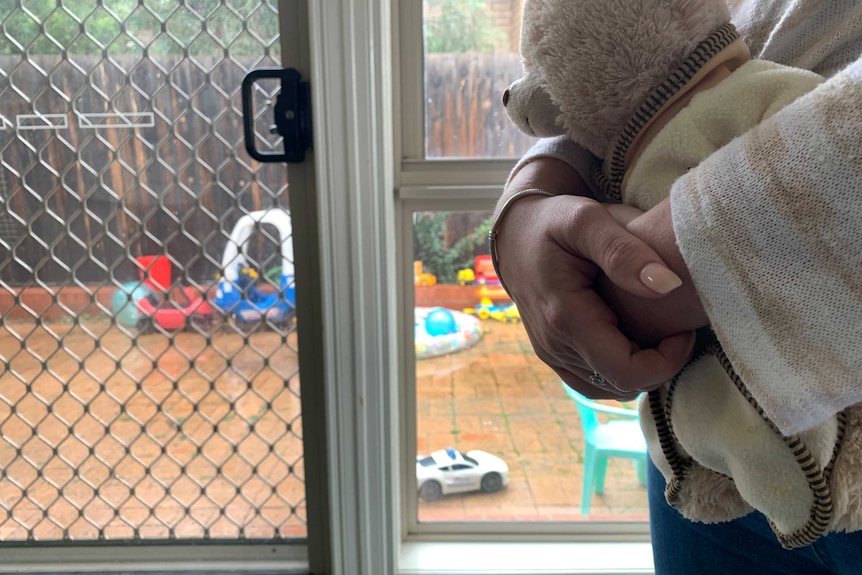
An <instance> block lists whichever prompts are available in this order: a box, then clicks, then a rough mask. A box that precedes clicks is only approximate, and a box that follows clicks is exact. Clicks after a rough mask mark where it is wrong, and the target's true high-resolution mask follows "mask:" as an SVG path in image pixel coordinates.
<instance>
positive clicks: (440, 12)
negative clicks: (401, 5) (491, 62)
mask: <svg viewBox="0 0 862 575" xmlns="http://www.w3.org/2000/svg"><path fill="white" fill-rule="evenodd" d="M425 14H426V16H425V51H426V52H427V53H429V54H434V53H462V52H493V51H494V47H495V46H496V45H497V44H499V41H500V39H501V38H502V31H501V30H500V29H499V28H497V27H496V26H494V24H493V19H492V18H491V17H490V15H489V14H488V10H487V7H486V2H485V0H425Z"/></svg>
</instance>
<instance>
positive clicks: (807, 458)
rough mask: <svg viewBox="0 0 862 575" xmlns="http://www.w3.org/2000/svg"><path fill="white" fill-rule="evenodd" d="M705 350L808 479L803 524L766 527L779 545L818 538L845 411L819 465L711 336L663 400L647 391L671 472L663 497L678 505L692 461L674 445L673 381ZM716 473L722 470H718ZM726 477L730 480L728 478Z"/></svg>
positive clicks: (827, 510) (828, 507) (827, 516)
mask: <svg viewBox="0 0 862 575" xmlns="http://www.w3.org/2000/svg"><path fill="white" fill-rule="evenodd" d="M707 354H713V355H715V357H716V358H717V359H718V361H719V363H720V364H721V366H722V368H723V369H724V371H725V372H726V373H727V376H728V377H729V378H730V379H731V381H732V382H733V384H734V385H735V386H736V388H737V390H738V391H739V392H740V393H741V394H742V396H743V397H744V398H745V399H746V401H748V403H749V404H750V405H751V406H752V407H753V408H754V409H755V410H756V411H757V413H758V415H760V417H761V418H762V419H763V420H764V421H765V422H766V423H767V424H768V425H769V427H770V428H771V429H772V430H773V431H774V432H775V433H776V434H777V435H779V436H780V437H781V438H782V439H783V441H784V443H785V445H786V446H787V448H788V449H789V450H790V451H791V453H792V454H793V457H794V459H796V462H797V464H798V465H799V467H800V469H801V470H802V472H803V473H804V474H805V478H806V481H807V482H808V486H809V489H810V490H811V493H812V496H813V501H812V505H811V511H810V513H809V518H808V521H807V522H806V524H805V525H804V526H802V527H801V528H799V529H797V530H796V531H793V532H792V533H789V534H785V533H781V532H780V531H779V530H778V528H777V527H776V526H775V524H774V523H773V522H772V521H771V520H769V526H770V528H771V529H772V531H773V533H775V536H776V537H777V539H778V541H779V543H781V545H782V547H784V548H786V549H793V548H797V547H804V546H806V545H809V544H811V543H813V542H814V541H816V540H817V539H819V538H820V537H821V536H822V535H823V534H824V533H826V531H827V529H828V527H829V523H830V521H831V520H832V512H833V505H832V492H831V489H830V486H829V483H830V479H831V476H832V470H833V468H834V465H835V460H836V458H837V456H838V453H839V452H840V450H841V446H842V444H843V440H844V436H845V431H846V425H847V415H846V413H845V412H843V411H842V412H841V413H839V414H838V415H837V417H836V420H837V438H836V439H837V440H836V442H835V446H834V448H833V451H832V457H831V458H830V461H829V463H828V465H827V466H826V467H825V468H821V467H820V465H819V464H818V463H817V461H816V460H815V459H814V456H813V455H812V454H811V452H810V451H809V449H808V447H807V446H806V445H805V443H804V442H803V441H802V439H801V438H800V437H799V436H798V435H789V436H784V435H782V434H781V432H780V430H779V429H778V427H777V426H776V425H775V424H774V423H773V422H772V420H771V419H769V417H767V416H766V414H765V413H764V412H763V409H762V408H761V407H760V405H759V404H758V403H757V400H756V399H754V397H753V396H752V395H751V393H749V391H748V389H747V388H746V387H745V384H744V383H743V382H742V379H741V378H740V377H739V375H738V374H737V373H736V370H734V369H733V365H731V363H730V360H729V359H728V358H727V355H726V354H725V353H724V350H723V349H722V347H721V344H720V343H719V342H718V341H717V340H713V341H711V342H710V343H709V344H707V345H706V346H705V347H704V348H703V349H702V350H701V351H700V352H698V353H697V354H696V355H695V356H694V357H693V358H692V359H691V360H690V361H689V362H688V364H686V366H685V367H684V368H683V369H682V370H681V371H680V373H679V374H677V375H676V377H674V378H673V380H672V381H671V382H670V383H669V384H668V388H667V398H666V399H665V400H664V402H663V401H662V397H661V393H660V391H658V390H655V391H651V392H649V402H650V410H651V412H652V415H653V419H654V420H655V422H656V432H657V434H658V438H659V442H660V444H661V448H662V452H663V453H664V456H665V459H666V460H667V462H668V465H669V466H670V468H671V470H672V472H673V477H672V478H671V480H670V481H668V483H667V487H666V489H665V498H666V499H667V501H668V503H669V504H670V505H671V506H672V507H674V508H677V509H678V508H679V505H680V501H679V496H680V492H681V490H682V484H683V482H684V481H685V480H686V478H687V476H688V472H689V470H690V469H691V468H692V466H693V465H694V461H693V460H692V458H691V457H684V456H683V455H682V454H681V453H680V452H679V450H678V449H677V445H678V442H677V439H676V435H675V434H674V431H673V424H672V419H671V410H672V408H673V397H674V392H675V390H676V386H677V384H678V383H679V380H680V377H681V376H682V375H683V374H684V372H685V370H686V368H688V367H689V366H691V365H693V364H694V362H696V361H698V360H700V359H702V358H703V357H704V356H705V355H707ZM716 473H718V472H716ZM719 475H724V474H721V473H719ZM730 479H731V480H732V478H730ZM767 519H768V518H767Z"/></svg>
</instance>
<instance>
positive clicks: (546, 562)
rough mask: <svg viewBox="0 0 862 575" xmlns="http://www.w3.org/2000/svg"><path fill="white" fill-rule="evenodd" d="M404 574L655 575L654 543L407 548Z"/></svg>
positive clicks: (403, 553) (426, 545)
mask: <svg viewBox="0 0 862 575" xmlns="http://www.w3.org/2000/svg"><path fill="white" fill-rule="evenodd" d="M398 572H399V575H438V574H440V575H445V574H450V573H452V574H454V573H458V574H459V575H464V574H468V573H498V574H500V575H541V574H544V573H552V574H554V575H561V574H572V575H587V574H593V573H595V574H602V575H606V574H620V575H628V574H635V573H637V574H643V573H647V574H651V573H653V572H654V571H653V560H652V549H651V548H650V544H649V543H648V542H627V543H621V542H608V543H499V542H495V543H441V542H410V543H404V544H402V545H401V560H400V564H399V571H398Z"/></svg>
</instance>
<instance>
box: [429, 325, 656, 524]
mask: <svg viewBox="0 0 862 575" xmlns="http://www.w3.org/2000/svg"><path fill="white" fill-rule="evenodd" d="M483 326H484V328H485V331H486V333H485V335H484V337H483V338H482V341H481V342H480V343H479V344H477V345H476V346H474V347H472V348H470V349H467V350H464V351H460V352H458V353H454V354H451V355H447V356H443V357H439V358H432V359H423V360H419V361H418V362H417V366H416V379H417V405H416V413H417V417H418V423H417V446H416V447H417V452H418V453H419V454H427V453H429V452H430V451H434V450H437V449H444V448H446V447H455V448H457V449H460V450H462V451H469V450H471V449H481V450H484V451H488V452H490V453H493V454H495V455H497V456H499V457H501V458H502V459H503V460H504V461H506V463H507V464H508V465H509V473H510V483H509V486H508V487H507V488H506V489H504V490H502V491H501V492H499V493H495V494H490V495H489V494H484V493H471V494H462V495H450V496H448V497H445V498H443V499H442V500H440V501H433V502H423V501H420V503H419V515H418V516H419V521H420V522H425V521H427V522H432V521H582V520H615V521H643V520H646V519H647V513H648V512H647V502H646V490H645V488H644V487H643V486H641V485H640V484H639V483H638V482H637V478H636V476H635V473H634V467H633V465H632V463H631V461H629V460H616V459H612V460H610V462H609V465H608V471H607V476H606V477H607V479H606V484H605V493H604V494H603V495H594V496H593V498H592V508H591V510H590V514H589V515H588V516H586V517H585V516H583V515H581V512H580V504H581V481H582V478H583V470H582V461H583V434H582V432H581V422H580V417H579V416H578V412H577V407H576V406H575V404H574V402H573V401H572V400H571V399H569V398H568V396H566V394H565V392H564V391H563V389H562V386H561V383H560V380H559V378H558V377H557V376H556V374H554V372H553V371H551V369H550V368H548V367H547V366H545V365H544V364H543V363H542V362H541V361H539V360H538V358H537V357H536V356H535V355H534V354H533V352H532V348H531V347H530V344H529V341H528V339H527V335H526V332H525V331H524V329H523V327H522V326H521V325H520V324H504V323H500V322H497V321H494V320H487V321H485V322H483Z"/></svg>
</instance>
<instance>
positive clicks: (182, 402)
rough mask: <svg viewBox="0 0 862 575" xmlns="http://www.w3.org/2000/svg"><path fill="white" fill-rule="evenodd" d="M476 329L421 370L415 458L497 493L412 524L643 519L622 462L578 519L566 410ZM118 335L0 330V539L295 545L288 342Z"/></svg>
mask: <svg viewBox="0 0 862 575" xmlns="http://www.w3.org/2000/svg"><path fill="white" fill-rule="evenodd" d="M484 327H485V328H486V332H487V333H486V334H485V336H484V337H483V339H482V341H481V342H480V343H479V344H478V345H476V346H475V347H473V348H471V349H469V350H466V351H462V352H458V353H455V354H451V355H447V356H443V357H438V358H433V359H425V360H420V361H419V362H418V363H417V398H418V399H417V406H416V409H417V416H418V433H417V438H418V441H417V451H418V453H420V454H421V453H427V452H429V451H431V450H435V449H441V448H445V447H450V446H453V447H456V448H459V449H462V450H465V451H467V450H470V449H483V450H485V451H489V452H491V453H494V454H496V455H498V456H500V457H502V458H503V459H504V460H505V461H506V462H507V463H508V465H509V467H510V484H509V486H508V487H507V488H506V489H504V490H502V491H501V492H499V493H496V494H491V495H486V494H481V493H474V494H467V495H456V496H448V497H445V498H443V499H442V500H440V501H436V502H431V503H425V502H420V504H419V519H420V521H452V520H454V521H467V520H470V521H472V520H478V521H515V520H517V521H580V520H584V519H589V520H597V519H605V520H607V519H612V520H644V519H645V518H646V513H647V511H646V492H645V490H644V488H643V487H642V486H640V485H639V484H638V483H637V480H636V479H635V475H634V471H633V467H632V465H631V463H630V462H628V461H619V460H612V461H611V462H610V465H609V467H608V476H607V483H606V492H605V494H604V495H602V496H594V497H593V503H592V511H591V513H590V515H589V516H588V517H587V518H585V517H583V516H582V515H581V514H580V497H581V487H580V486H581V479H582V469H581V457H582V452H583V438H582V434H581V427H580V419H579V417H578V414H577V410H576V407H575V405H574V404H573V402H572V401H571V400H570V399H568V398H567V397H566V396H565V394H564V392H563V390H562V388H561V387H560V383H559V380H558V379H557V378H556V376H555V375H554V374H553V372H552V371H551V370H550V369H548V368H547V367H546V366H544V365H543V364H542V363H541V362H539V361H538V359H536V357H535V356H534V355H533V354H532V351H531V349H530V346H529V342H528V341H527V338H526V334H525V333H524V331H523V328H522V327H521V326H520V325H518V324H514V325H513V324H502V323H498V322H496V321H494V320H489V321H486V322H485V323H484ZM129 335H130V334H128V333H126V332H124V331H122V330H118V329H117V328H115V327H111V326H110V324H109V323H108V322H106V321H104V320H99V319H93V320H87V321H86V323H83V324H80V325H78V324H72V323H48V324H43V325H41V326H37V325H34V324H33V323H32V322H31V323H27V322H10V321H8V320H7V321H6V323H5V325H4V327H3V328H2V329H0V356H2V357H0V359H2V361H0V541H20V540H24V539H27V538H29V537H34V538H36V539H38V540H57V539H73V540H92V539H98V538H100V537H104V538H107V539H126V538H133V537H136V538H141V539H162V538H166V537H176V538H180V539H181V538H200V537H203V536H204V535H205V534H206V533H207V532H208V534H209V536H211V537H224V538H236V537H247V538H271V537H273V536H275V535H276V534H277V535H278V536H282V537H302V536H304V535H305V507H304V491H305V488H304V483H303V469H302V458H301V454H302V444H301V418H300V403H299V378H298V376H297V375H295V373H294V372H295V369H296V367H297V359H296V339H295V334H292V335H291V336H290V337H289V338H288V341H287V345H283V344H282V340H281V337H280V336H279V335H278V334H276V333H272V332H263V333H256V334H253V335H251V336H250V337H249V342H250V344H251V346H252V347H253V348H254V349H251V348H250V347H246V346H244V338H243V337H242V336H239V335H237V334H232V333H230V332H227V331H225V330H222V331H220V332H217V333H215V334H214V335H213V336H212V338H211V340H210V344H209V345H207V341H206V339H205V338H204V337H203V336H201V335H199V334H194V333H186V332H183V333H180V334H176V335H175V336H174V337H173V344H171V343H170V341H169V339H168V337H166V336H164V335H162V334H146V335H142V336H139V337H138V339H137V342H134V341H133V340H132V338H131V337H129ZM94 336H97V337H99V338H100V339H101V346H100V347H97V346H96V345H95V344H94V339H93V337H94ZM21 340H23V341H24V342H25V343H24V345H22V344H21V343H20V341H21ZM60 340H62V345H61V344H60V343H58V341H60ZM226 357H230V358H231V361H230V363H229V364H228V362H227V360H226V359H225V358H226ZM118 366H119V367H120V369H118ZM285 382H286V384H285ZM49 406H50V407H49ZM84 406H86V408H85V407H84Z"/></svg>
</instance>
